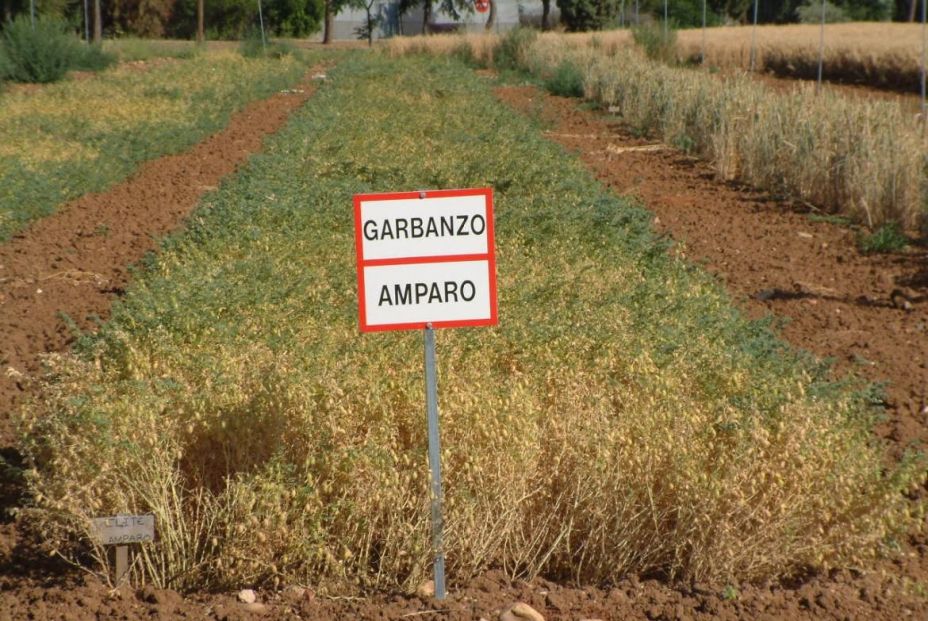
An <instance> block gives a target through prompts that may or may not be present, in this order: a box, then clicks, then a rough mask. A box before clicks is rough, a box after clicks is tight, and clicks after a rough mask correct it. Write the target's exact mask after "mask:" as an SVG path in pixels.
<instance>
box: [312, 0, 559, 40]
mask: <svg viewBox="0 0 928 621" xmlns="http://www.w3.org/2000/svg"><path fill="white" fill-rule="evenodd" d="M495 2H496V19H495V23H494V24H493V27H492V30H493V31H494V32H506V31H509V30H512V29H513V28H515V27H516V26H518V25H520V24H521V25H535V26H540V25H541V13H542V7H541V0H495ZM374 13H375V14H376V15H377V16H379V18H380V21H379V26H378V27H377V28H376V29H375V30H374V38H375V39H385V38H388V37H393V36H397V35H418V34H422V7H421V6H419V7H416V8H415V9H412V10H410V11H408V12H407V13H405V14H404V15H402V16H401V15H400V14H399V1H398V0H378V1H377V2H376V3H375V4H374ZM489 15H490V14H489V13H477V12H476V11H471V12H469V13H468V12H463V13H462V14H461V18H460V20H458V21H455V19H454V18H453V17H452V16H451V15H449V14H447V13H445V12H443V11H440V10H438V1H437V0H436V2H434V4H433V5H432V27H433V29H434V30H435V31H437V32H444V31H452V30H457V31H458V32H483V30H484V28H485V26H486V22H487V18H488V16H489ZM365 19H366V14H365V12H364V11H358V10H353V9H345V10H343V11H341V12H340V13H339V14H338V15H336V16H335V21H334V25H335V32H334V33H333V36H334V38H335V39H357V38H358V35H357V34H356V30H357V29H358V28H361V27H362V26H363V25H364V23H365ZM549 19H550V22H551V23H552V24H556V23H557V20H558V10H557V6H556V4H555V0H551V16H550V18H549ZM319 38H320V40H321V34H320V35H319Z"/></svg>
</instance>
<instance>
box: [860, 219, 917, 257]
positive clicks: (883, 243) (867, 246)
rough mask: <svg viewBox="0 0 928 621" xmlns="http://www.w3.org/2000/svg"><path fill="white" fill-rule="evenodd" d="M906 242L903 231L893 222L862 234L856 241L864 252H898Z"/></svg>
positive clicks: (907, 242)
mask: <svg viewBox="0 0 928 621" xmlns="http://www.w3.org/2000/svg"><path fill="white" fill-rule="evenodd" d="M908 244H909V240H908V238H907V237H906V236H905V233H904V232H903V231H902V229H901V228H900V227H899V225H898V224H896V223H894V222H890V223H888V224H884V225H883V226H881V227H879V228H878V229H877V230H875V231H873V232H872V233H865V234H862V235H861V236H860V238H859V239H858V242H857V245H858V246H859V247H860V251H861V252H863V253H864V254H876V253H889V252H899V251H901V250H905V247H906V246H907V245H908Z"/></svg>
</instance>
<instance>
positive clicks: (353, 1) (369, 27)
mask: <svg viewBox="0 0 928 621" xmlns="http://www.w3.org/2000/svg"><path fill="white" fill-rule="evenodd" d="M375 2H377V0H348V6H350V7H351V8H354V9H361V10H363V11H364V14H365V20H364V25H363V26H361V27H360V28H355V31H354V32H355V34H356V35H358V38H359V39H362V40H363V39H367V46H368V47H370V46H372V45H374V29H375V28H377V26H378V25H379V24H380V15H375V14H374V3H375Z"/></svg>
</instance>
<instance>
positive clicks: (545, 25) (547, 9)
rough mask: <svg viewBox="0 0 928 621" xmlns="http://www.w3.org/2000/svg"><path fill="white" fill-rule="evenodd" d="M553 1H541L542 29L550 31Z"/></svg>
mask: <svg viewBox="0 0 928 621" xmlns="http://www.w3.org/2000/svg"><path fill="white" fill-rule="evenodd" d="M550 19H551V0H541V29H542V30H550V29H551V24H550V23H549V20H550Z"/></svg>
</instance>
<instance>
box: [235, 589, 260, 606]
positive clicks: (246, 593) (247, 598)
mask: <svg viewBox="0 0 928 621" xmlns="http://www.w3.org/2000/svg"><path fill="white" fill-rule="evenodd" d="M257 599H258V596H257V595H255V592H254V590H253V589H242V590H241V591H239V592H238V601H240V602H242V603H243V604H254V603H255V602H256V601H257Z"/></svg>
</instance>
